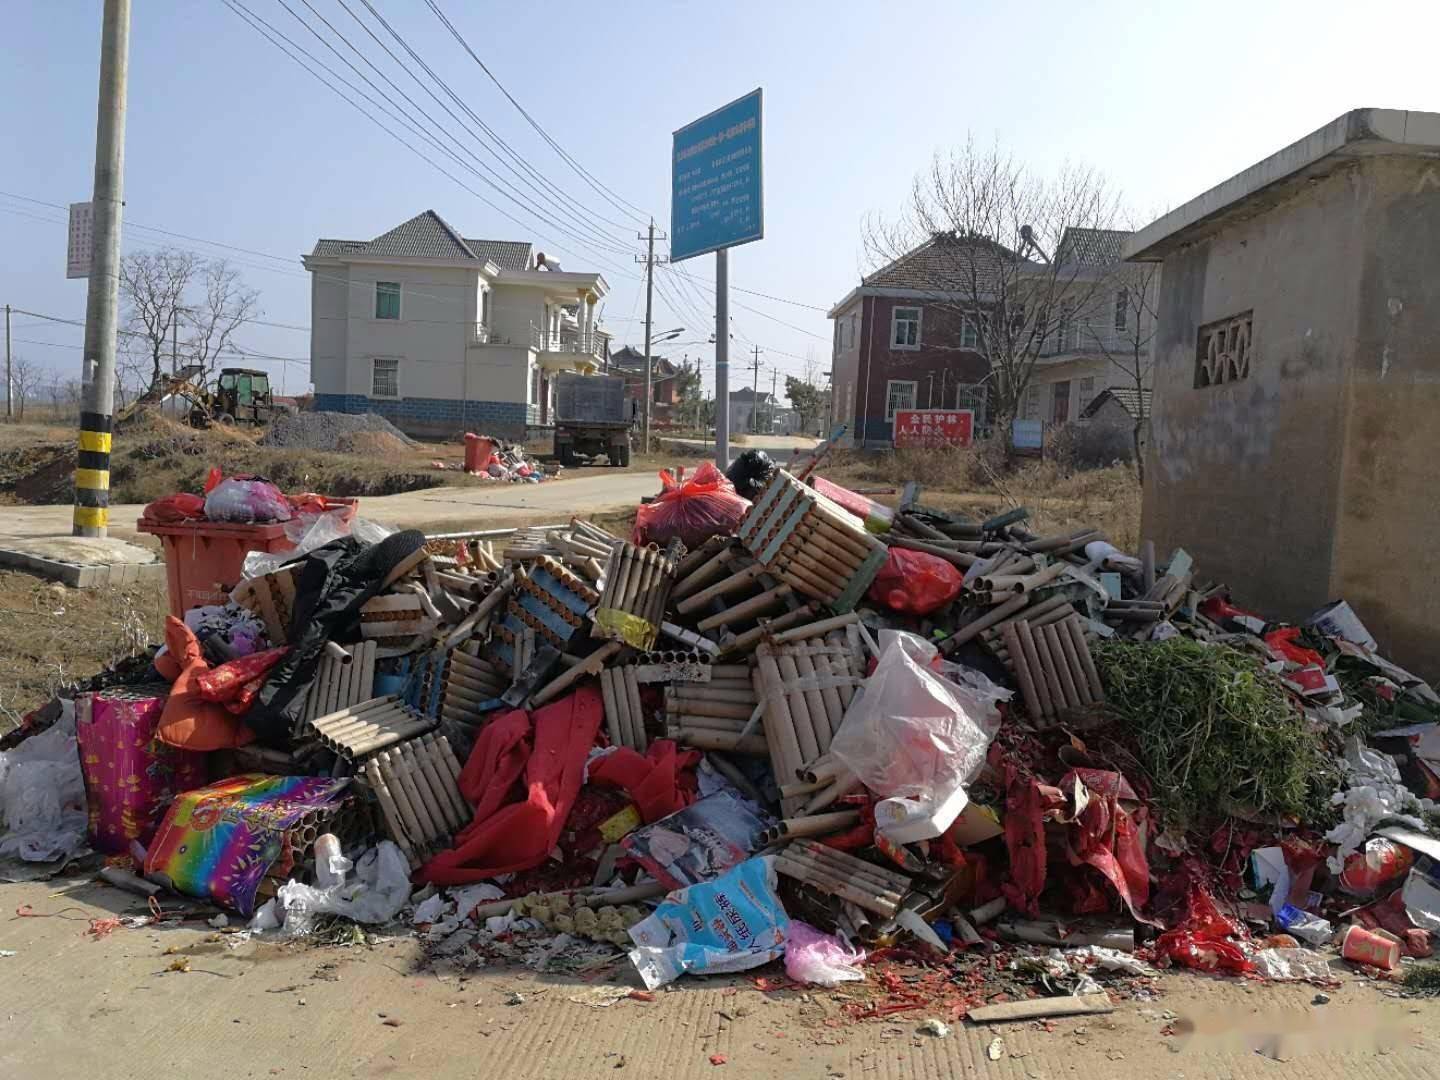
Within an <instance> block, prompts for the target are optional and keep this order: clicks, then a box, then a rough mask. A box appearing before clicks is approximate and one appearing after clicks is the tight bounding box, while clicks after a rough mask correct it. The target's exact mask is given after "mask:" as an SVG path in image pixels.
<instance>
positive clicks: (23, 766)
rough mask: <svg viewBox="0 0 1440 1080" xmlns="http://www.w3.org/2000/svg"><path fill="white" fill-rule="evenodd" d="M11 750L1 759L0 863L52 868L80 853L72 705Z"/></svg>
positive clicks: (81, 792) (80, 788) (81, 809)
mask: <svg viewBox="0 0 1440 1080" xmlns="http://www.w3.org/2000/svg"><path fill="white" fill-rule="evenodd" d="M61 704H62V708H63V712H62V713H61V715H60V718H59V719H58V720H56V721H55V723H54V724H52V725H51V726H50V727H49V728H47V729H46V730H45V731H42V732H40V733H39V734H38V735H31V736H30V737H29V738H28V739H26V740H25V741H24V742H22V743H21V744H20V745H19V746H16V747H15V748H14V749H13V750H7V751H5V752H4V753H0V857H6V858H14V857H17V856H18V857H19V858H20V859H23V860H24V861H26V862H51V861H52V860H55V859H62V858H66V857H67V856H71V855H74V854H76V853H77V852H79V851H81V850H83V849H84V847H85V830H86V827H87V822H88V815H87V811H86V804H85V779H84V777H83V775H82V774H81V772H80V752H79V749H78V747H77V745H76V742H75V703H74V702H73V701H70V700H68V699H62V701H61Z"/></svg>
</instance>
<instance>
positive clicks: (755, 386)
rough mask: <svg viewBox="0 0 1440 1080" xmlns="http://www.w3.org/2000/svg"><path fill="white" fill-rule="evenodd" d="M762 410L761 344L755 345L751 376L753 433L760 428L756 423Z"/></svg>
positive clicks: (751, 421) (751, 427) (751, 422)
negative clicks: (757, 414) (756, 418)
mask: <svg viewBox="0 0 1440 1080" xmlns="http://www.w3.org/2000/svg"><path fill="white" fill-rule="evenodd" d="M759 411H760V346H759V345H756V346H755V371H754V374H752V375H751V376H750V431H751V433H752V434H753V433H754V432H756V431H758V430H759V428H758V427H756V425H755V414H756V413H757V412H759Z"/></svg>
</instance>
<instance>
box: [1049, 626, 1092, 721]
mask: <svg viewBox="0 0 1440 1080" xmlns="http://www.w3.org/2000/svg"><path fill="white" fill-rule="evenodd" d="M1045 629H1046V630H1048V631H1051V632H1053V633H1054V635H1055V644H1056V645H1058V646H1059V647H1060V651H1061V653H1063V654H1064V661H1065V666H1066V668H1068V669H1069V671H1070V675H1071V678H1072V680H1073V681H1074V684H1075V694H1076V696H1077V697H1078V698H1079V704H1081V705H1094V704H1095V696H1094V694H1092V693H1091V692H1090V680H1089V679H1087V678H1086V677H1085V668H1084V667H1083V666H1082V665H1081V663H1080V653H1079V652H1078V651H1077V650H1076V648H1075V641H1074V639H1073V638H1071V636H1070V630H1069V628H1068V627H1066V625H1065V624H1064V623H1063V622H1061V623H1055V624H1053V625H1051V626H1047V627H1046V628H1045Z"/></svg>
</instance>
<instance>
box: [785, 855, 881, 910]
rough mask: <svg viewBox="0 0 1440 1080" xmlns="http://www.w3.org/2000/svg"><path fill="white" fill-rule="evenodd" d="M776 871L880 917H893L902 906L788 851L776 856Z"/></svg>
mask: <svg viewBox="0 0 1440 1080" xmlns="http://www.w3.org/2000/svg"><path fill="white" fill-rule="evenodd" d="M775 869H776V870H778V871H779V872H780V873H782V874H785V875H787V876H788V877H793V878H797V879H799V880H800V881H803V882H805V884H807V885H813V886H814V887H815V888H817V889H819V890H821V891H822V892H827V893H830V894H831V895H832V896H838V897H841V898H842V899H845V900H849V901H850V902H851V903H852V904H858V905H859V906H860V907H863V908H865V909H866V910H867V911H873V912H875V913H876V914H879V915H884V916H887V917H889V916H893V915H894V914H895V910H896V908H898V907H899V906H900V901H899V899H898V898H896V899H895V900H894V901H891V900H890V899H889V898H888V897H885V896H881V895H880V894H879V893H878V892H873V893H872V892H870V891H869V890H867V889H865V888H862V887H859V886H855V885H851V884H850V883H848V882H846V881H842V880H841V879H840V878H837V877H835V876H834V875H833V874H831V873H828V872H827V871H826V870H824V869H823V868H819V867H815V866H812V865H810V864H809V863H803V862H800V861H799V860H798V859H792V858H791V857H790V855H789V853H788V851H782V852H781V853H780V854H779V855H777V856H776V858H775Z"/></svg>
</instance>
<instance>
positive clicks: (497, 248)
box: [465, 239, 530, 270]
mask: <svg viewBox="0 0 1440 1080" xmlns="http://www.w3.org/2000/svg"><path fill="white" fill-rule="evenodd" d="M465 243H467V244H469V245H470V250H471V251H473V252H475V254H476V255H477V256H478V257H480V258H482V259H485V260H486V261H488V262H492V263H494V264H495V265H496V266H498V267H500V269H501V270H529V269H530V244H529V243H527V242H526V241H524V240H470V239H467V240H466V241H465Z"/></svg>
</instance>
